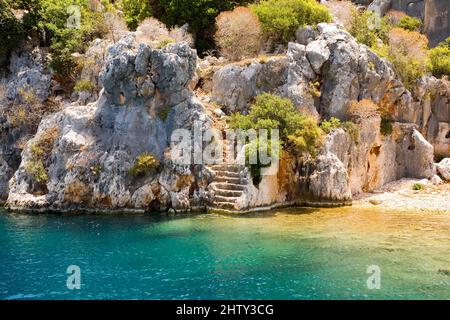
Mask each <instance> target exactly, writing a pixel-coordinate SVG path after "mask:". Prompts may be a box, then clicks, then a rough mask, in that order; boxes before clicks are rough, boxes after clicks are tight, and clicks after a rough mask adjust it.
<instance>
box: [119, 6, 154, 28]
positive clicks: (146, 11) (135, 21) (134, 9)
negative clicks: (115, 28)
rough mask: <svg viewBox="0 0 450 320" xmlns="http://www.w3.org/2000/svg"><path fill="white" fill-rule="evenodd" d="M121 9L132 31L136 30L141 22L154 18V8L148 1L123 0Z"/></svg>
mask: <svg viewBox="0 0 450 320" xmlns="http://www.w3.org/2000/svg"><path fill="white" fill-rule="evenodd" d="M120 8H121V9H122V12H123V15H124V18H125V22H126V24H127V26H128V28H129V29H130V30H136V28H137V27H138V26H139V23H140V22H142V21H144V19H145V18H148V17H151V16H152V8H151V7H150V4H149V1H148V0H122V1H121V2H120Z"/></svg>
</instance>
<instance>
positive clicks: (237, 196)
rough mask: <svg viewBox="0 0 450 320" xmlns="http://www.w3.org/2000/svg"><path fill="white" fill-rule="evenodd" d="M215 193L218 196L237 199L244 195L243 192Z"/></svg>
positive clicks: (224, 191) (216, 190) (221, 191)
mask: <svg viewBox="0 0 450 320" xmlns="http://www.w3.org/2000/svg"><path fill="white" fill-rule="evenodd" d="M214 192H215V195H216V196H222V197H236V198H239V197H240V196H242V195H243V194H244V192H243V191H234V190H223V189H215V190H214Z"/></svg>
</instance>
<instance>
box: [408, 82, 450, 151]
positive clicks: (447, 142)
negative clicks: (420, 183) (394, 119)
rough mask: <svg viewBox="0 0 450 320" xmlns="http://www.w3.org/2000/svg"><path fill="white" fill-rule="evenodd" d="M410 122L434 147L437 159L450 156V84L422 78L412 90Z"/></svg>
mask: <svg viewBox="0 0 450 320" xmlns="http://www.w3.org/2000/svg"><path fill="white" fill-rule="evenodd" d="M413 93H414V100H415V102H414V103H413V104H412V106H413V108H411V110H413V116H412V120H413V121H414V122H415V123H416V124H417V125H418V126H419V128H420V131H421V133H422V134H423V135H424V136H425V137H426V139H427V140H428V141H429V142H430V143H431V144H432V145H433V146H434V151H435V154H436V156H438V157H449V156H450V82H449V81H448V80H446V79H436V78H434V77H423V78H421V79H420V80H419V81H418V82H417V85H416V88H415V90H414V92H413Z"/></svg>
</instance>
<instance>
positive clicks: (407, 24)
mask: <svg viewBox="0 0 450 320" xmlns="http://www.w3.org/2000/svg"><path fill="white" fill-rule="evenodd" d="M397 27H399V28H403V29H405V30H409V31H420V29H421V28H422V21H421V20H420V19H417V18H413V17H410V16H404V17H403V18H401V19H400V22H399V23H398V24H397Z"/></svg>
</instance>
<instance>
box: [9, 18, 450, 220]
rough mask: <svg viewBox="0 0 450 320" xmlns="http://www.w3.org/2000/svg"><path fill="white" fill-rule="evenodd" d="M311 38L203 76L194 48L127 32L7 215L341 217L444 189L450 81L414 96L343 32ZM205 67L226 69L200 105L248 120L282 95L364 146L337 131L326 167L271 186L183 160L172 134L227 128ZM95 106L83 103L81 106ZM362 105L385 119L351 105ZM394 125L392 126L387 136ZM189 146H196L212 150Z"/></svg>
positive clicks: (24, 173)
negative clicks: (399, 190) (344, 124)
mask: <svg viewBox="0 0 450 320" xmlns="http://www.w3.org/2000/svg"><path fill="white" fill-rule="evenodd" d="M310 31H311V32H310ZM302 32H303V31H302ZM302 32H298V34H297V36H298V38H299V39H300V40H301V41H302V43H303V44H300V43H290V44H289V45H288V49H287V53H286V55H278V56H273V57H268V58H257V59H253V60H248V61H243V62H239V63H234V64H229V65H226V66H223V67H221V66H220V64H221V63H222V62H221V63H219V62H217V64H214V68H212V64H211V63H209V62H208V63H206V62H203V63H202V65H203V64H204V65H206V66H205V68H203V67H202V68H197V59H198V58H197V55H196V52H195V50H192V49H191V48H190V47H189V45H188V44H186V43H173V44H169V45H167V46H166V47H164V48H163V49H154V48H151V47H150V46H148V45H147V44H145V43H138V42H137V41H136V34H135V33H128V34H126V35H125V36H124V37H123V38H122V39H121V40H120V41H118V42H117V43H115V44H114V45H112V46H110V47H109V49H108V51H107V55H106V56H105V57H104V63H103V68H102V71H101V73H100V75H99V76H98V77H95V73H93V74H88V73H86V74H85V76H86V79H91V80H92V81H95V85H96V86H97V88H98V89H100V88H102V89H101V91H100V92H99V96H98V99H97V100H96V101H94V102H90V103H87V104H86V105H79V104H71V105H69V106H67V107H66V108H65V109H64V110H62V111H60V112H58V113H55V114H52V115H51V116H49V117H46V118H45V119H44V120H43V121H42V122H41V124H40V126H39V130H38V132H37V134H36V135H35V136H34V138H33V139H31V140H30V141H29V142H28V143H27V144H26V147H25V149H24V151H23V153H22V159H21V163H20V166H18V169H13V170H10V171H9V172H10V174H13V173H14V175H13V178H12V179H11V180H10V183H9V187H10V191H9V197H8V205H9V206H10V207H12V208H34V209H48V208H50V209H55V210H64V209H95V210H101V209H104V210H113V209H117V210H125V209H130V210H158V211H169V212H187V211H190V210H194V209H205V208H211V209H218V210H235V211H242V210H251V209H253V208H261V207H266V208H267V207H271V206H274V205H280V204H292V203H298V204H314V205H320V204H327V205H342V204H348V203H350V202H351V200H352V196H353V195H355V194H358V193H361V192H371V191H376V190H378V189H379V188H381V187H382V186H383V185H384V184H386V183H388V182H391V181H394V180H397V179H400V178H403V177H415V178H427V179H433V178H434V177H435V175H436V169H435V165H434V149H435V148H436V150H441V149H442V148H441V147H448V145H449V144H448V141H447V140H445V139H447V138H446V136H447V134H445V135H444V140H443V138H442V131H445V128H446V127H445V125H448V123H449V122H450V118H449V117H448V114H447V113H446V112H448V108H447V106H448V105H449V104H448V94H449V90H448V83H447V82H445V80H437V79H435V78H423V79H421V81H419V82H418V85H417V89H416V90H415V91H414V92H413V93H410V92H409V91H408V90H406V89H405V87H404V86H403V84H402V83H401V81H400V80H399V78H398V77H397V76H396V74H395V72H394V71H393V68H392V66H391V64H390V63H389V62H388V61H387V60H385V59H381V58H379V57H378V56H377V55H376V54H374V53H373V52H371V51H370V50H369V49H368V48H367V47H366V46H364V45H361V44H359V43H357V42H356V40H355V39H354V38H353V37H352V36H351V35H350V34H349V33H348V32H346V31H345V30H343V29H342V28H341V27H339V26H338V25H336V24H319V25H318V29H317V31H315V30H309V31H304V32H303V33H302ZM312 32H314V35H313V34H312ZM94 47H95V44H94ZM207 68H210V69H213V70H214V71H213V73H214V75H213V76H212V85H211V86H209V84H208V88H209V87H211V89H212V92H211V96H210V97H209V96H203V95H204V93H202V96H201V98H202V101H208V103H209V100H212V101H213V102H215V103H217V104H219V105H220V106H221V107H223V110H224V111H225V112H226V113H227V114H230V113H232V112H241V113H246V112H248V108H249V104H250V103H251V101H252V99H253V98H254V97H255V96H257V95H259V94H260V93H263V92H272V93H275V94H278V95H281V96H283V97H286V98H289V99H290V100H291V101H293V103H294V105H295V106H296V108H297V109H298V110H299V112H302V113H305V114H309V115H312V116H314V117H315V118H316V119H318V120H319V121H320V120H324V119H328V118H330V117H337V118H339V119H340V120H341V121H353V122H354V123H355V124H356V126H357V128H358V129H359V130H358V131H359V132H358V134H357V137H356V136H355V134H352V135H351V134H349V132H347V131H345V130H344V129H336V130H334V131H332V132H331V133H330V134H328V136H327V137H326V139H325V141H324V144H323V147H322V148H321V150H320V152H319V154H318V155H317V157H316V158H312V157H309V156H303V157H292V156H288V155H285V156H283V157H282V159H280V163H279V167H278V169H277V170H275V173H273V174H268V175H262V176H261V177H259V179H255V177H252V176H251V172H250V170H249V169H248V168H246V167H245V166H243V165H237V164H235V163H231V164H230V163H227V164H215V165H211V166H209V165H206V164H204V163H202V162H200V163H197V164H192V163H188V164H183V163H180V162H179V161H178V160H179V159H178V158H177V156H174V154H173V151H174V149H175V148H174V144H173V142H174V141H172V139H173V137H174V136H173V133H174V132H178V131H177V130H178V129H185V130H187V132H191V133H192V132H195V131H199V132H200V133H204V132H205V131H206V130H208V129H210V128H213V127H214V126H217V127H220V128H221V130H223V128H224V127H226V125H225V126H224V125H223V124H222V125H220V124H219V123H218V121H219V120H217V119H215V118H214V117H215V116H214V115H216V117H218V118H220V119H222V118H223V114H222V113H221V112H216V109H217V107H218V106H214V110H213V111H212V110H206V109H205V107H204V105H203V104H202V103H201V102H200V100H199V99H197V97H196V96H195V94H194V92H193V91H192V90H193V89H195V88H197V87H201V86H202V85H205V83H206V82H205V81H204V79H203V80H199V79H198V78H197V77H196V73H199V72H200V73H201V72H202V70H204V69H207ZM216 68H217V70H216ZM86 72H87V71H86ZM94 98H95V96H90V97H86V96H85V97H84V98H83V97H81V96H80V97H79V102H80V103H81V102H83V103H82V104H84V102H85V101H92V100H93V99H94ZM363 100H370V101H371V103H372V104H374V105H375V106H376V107H377V108H376V109H374V110H371V109H369V108H367V109H365V108H366V107H364V106H362V107H359V109H357V110H355V109H354V107H352V105H354V103H356V104H358V103H359V102H361V101H363ZM205 103H206V102H205ZM387 116H389V117H388V118H386V117H387ZM213 118H214V119H213ZM386 121H387V122H388V123H389V125H390V126H391V127H392V128H391V130H387V131H386V132H384V131H383V130H382V129H381V127H382V123H385V122H386ZM222 134H223V132H222ZM427 139H428V140H429V142H428V141H427ZM187 140H188V141H190V143H191V145H192V146H199V145H200V144H203V143H206V141H204V140H202V142H199V140H195V138H194V137H193V136H188V139H187ZM430 142H431V143H430ZM36 146H39V147H40V148H41V149H42V150H43V152H38V153H37V152H36ZM238 151H241V153H242V150H238ZM444 151H445V150H444ZM444 153H445V152H444ZM150 154H151V155H152V156H153V157H154V158H155V159H157V160H158V163H159V164H158V165H155V167H153V168H151V169H148V170H146V171H145V172H144V173H142V174H139V175H133V174H132V170H130V169H131V168H133V166H134V165H135V164H136V163H137V159H138V158H139V157H140V156H142V155H150ZM241 155H242V154H241ZM179 157H182V155H179ZM0 160H1V158H0ZM0 167H4V162H2V161H0ZM5 180H6V179H4V178H3V180H0V183H1V182H2V181H3V182H4V181H5ZM435 180H436V179H435Z"/></svg>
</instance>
